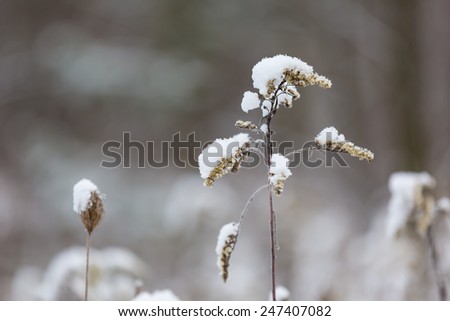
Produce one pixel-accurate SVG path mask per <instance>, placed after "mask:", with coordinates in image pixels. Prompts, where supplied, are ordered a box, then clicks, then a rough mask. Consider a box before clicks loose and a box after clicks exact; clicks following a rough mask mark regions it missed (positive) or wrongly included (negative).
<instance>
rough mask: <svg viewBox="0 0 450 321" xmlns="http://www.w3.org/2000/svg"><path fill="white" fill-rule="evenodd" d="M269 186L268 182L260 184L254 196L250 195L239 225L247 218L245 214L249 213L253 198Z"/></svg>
mask: <svg viewBox="0 0 450 321" xmlns="http://www.w3.org/2000/svg"><path fill="white" fill-rule="evenodd" d="M267 186H268V184H264V185H263V186H260V187H259V188H258V189H257V190H256V191H254V192H253V194H252V196H250V197H249V199H248V201H247V203H246V204H245V206H244V209H243V210H242V212H241V217H240V218H239V226H240V225H241V223H242V221H243V220H244V218H245V214H247V210H248V208H249V206H250V204H251V203H252V202H253V199H254V198H255V196H256V195H257V194H258V193H259V192H261V191H262V190H263V189H264V188H266V187H267Z"/></svg>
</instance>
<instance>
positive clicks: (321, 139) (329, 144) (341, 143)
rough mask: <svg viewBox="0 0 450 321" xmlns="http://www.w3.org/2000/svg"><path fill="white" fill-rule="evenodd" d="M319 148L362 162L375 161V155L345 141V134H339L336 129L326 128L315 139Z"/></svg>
mask: <svg viewBox="0 0 450 321" xmlns="http://www.w3.org/2000/svg"><path fill="white" fill-rule="evenodd" d="M315 141H316V145H317V148H319V149H325V150H329V151H332V152H341V153H347V154H349V155H350V156H353V157H357V158H359V159H360V160H363V159H365V160H367V161H368V162H371V161H373V157H374V155H373V153H372V152H371V151H370V150H368V149H366V148H363V147H359V146H356V145H355V144H353V143H352V142H350V141H347V140H346V139H345V136H344V135H343V134H339V132H338V131H337V129H336V128H334V127H327V128H324V129H323V130H322V131H321V132H320V133H319V134H318V135H317V136H316V138H315Z"/></svg>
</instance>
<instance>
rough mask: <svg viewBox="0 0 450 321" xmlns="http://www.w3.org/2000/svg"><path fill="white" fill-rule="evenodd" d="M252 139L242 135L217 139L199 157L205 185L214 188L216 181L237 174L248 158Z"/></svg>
mask: <svg viewBox="0 0 450 321" xmlns="http://www.w3.org/2000/svg"><path fill="white" fill-rule="evenodd" d="M250 143H251V139H250V137H249V135H248V134H244V133H240V134H237V135H234V136H233V137H231V138H225V139H216V140H215V141H214V142H213V143H212V144H211V145H209V146H208V147H206V148H205V149H204V150H203V151H202V153H201V154H200V155H199V157H198V165H199V170H200V175H201V177H202V178H203V179H204V180H205V181H204V185H205V186H207V187H211V186H213V184H214V182H215V180H216V179H218V178H220V177H222V176H223V175H225V174H228V173H229V172H233V173H235V172H237V171H238V170H239V168H240V166H241V163H242V162H243V161H244V160H245V159H246V158H247V157H248V153H249V148H250Z"/></svg>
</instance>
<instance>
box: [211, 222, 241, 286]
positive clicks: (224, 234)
mask: <svg viewBox="0 0 450 321" xmlns="http://www.w3.org/2000/svg"><path fill="white" fill-rule="evenodd" d="M238 233H239V224H238V223H235V222H231V223H228V224H226V225H224V226H222V228H221V230H220V233H219V236H218V238H217V246H216V254H217V266H218V267H219V271H220V276H221V277H222V279H223V281H224V282H226V281H227V279H228V267H229V266H230V257H231V253H233V250H234V246H235V245H236V240H237V236H238Z"/></svg>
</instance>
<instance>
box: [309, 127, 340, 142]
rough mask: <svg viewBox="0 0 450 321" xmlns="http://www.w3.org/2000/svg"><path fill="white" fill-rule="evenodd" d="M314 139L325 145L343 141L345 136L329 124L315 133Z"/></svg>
mask: <svg viewBox="0 0 450 321" xmlns="http://www.w3.org/2000/svg"><path fill="white" fill-rule="evenodd" d="M315 140H316V143H318V144H320V145H322V146H326V145H331V144H333V143H345V136H344V135H342V134H339V132H338V131H337V129H336V128H334V127H333V126H330V127H326V128H324V129H322V131H321V132H320V133H319V134H317V136H316V138H315Z"/></svg>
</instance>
